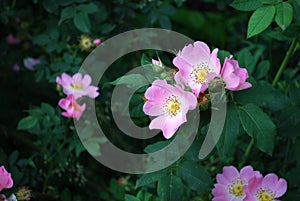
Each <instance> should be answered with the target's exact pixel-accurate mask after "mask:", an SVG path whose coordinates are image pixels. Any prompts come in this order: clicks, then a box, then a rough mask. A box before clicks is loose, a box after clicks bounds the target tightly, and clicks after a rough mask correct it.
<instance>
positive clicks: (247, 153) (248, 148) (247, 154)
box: [244, 138, 254, 163]
mask: <svg viewBox="0 0 300 201" xmlns="http://www.w3.org/2000/svg"><path fill="white" fill-rule="evenodd" d="M253 145H254V139H253V138H252V139H251V141H250V143H249V145H248V147H247V149H246V152H245V162H244V163H246V162H247V160H248V157H249V154H250V152H251V149H252V147H253Z"/></svg>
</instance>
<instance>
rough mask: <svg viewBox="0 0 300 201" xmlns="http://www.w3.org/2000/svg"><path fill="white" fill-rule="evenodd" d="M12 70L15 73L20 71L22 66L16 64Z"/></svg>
mask: <svg viewBox="0 0 300 201" xmlns="http://www.w3.org/2000/svg"><path fill="white" fill-rule="evenodd" d="M12 70H13V71H15V72H18V71H20V66H19V64H14V65H13V66H12Z"/></svg>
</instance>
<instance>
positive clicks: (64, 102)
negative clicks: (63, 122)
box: [58, 95, 85, 120]
mask: <svg viewBox="0 0 300 201" xmlns="http://www.w3.org/2000/svg"><path fill="white" fill-rule="evenodd" d="M58 105H59V106H60V107H61V108H62V109H64V110H66V111H65V112H62V113H61V114H62V115H63V116H65V117H69V118H76V119H77V120H79V119H80V117H81V115H82V113H83V112H84V110H85V104H83V105H82V106H81V105H79V104H78V103H77V102H76V100H75V99H74V97H73V96H72V95H68V96H67V97H66V98H63V99H61V100H60V101H59V102H58Z"/></svg>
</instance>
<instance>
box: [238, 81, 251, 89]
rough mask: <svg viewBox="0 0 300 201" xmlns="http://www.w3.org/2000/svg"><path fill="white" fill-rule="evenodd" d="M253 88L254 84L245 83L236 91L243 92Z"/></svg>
mask: <svg viewBox="0 0 300 201" xmlns="http://www.w3.org/2000/svg"><path fill="white" fill-rule="evenodd" d="M250 87H252V84H251V83H249V82H245V83H242V84H241V85H240V86H238V87H237V88H236V89H235V91H238V90H243V89H248V88H250Z"/></svg>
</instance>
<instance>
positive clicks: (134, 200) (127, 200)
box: [125, 194, 141, 201]
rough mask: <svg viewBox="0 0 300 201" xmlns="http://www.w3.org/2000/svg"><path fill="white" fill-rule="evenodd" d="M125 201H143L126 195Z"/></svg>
mask: <svg viewBox="0 0 300 201" xmlns="http://www.w3.org/2000/svg"><path fill="white" fill-rule="evenodd" d="M125 201H141V200H140V199H138V198H136V197H134V196H133V195H129V194H125Z"/></svg>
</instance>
